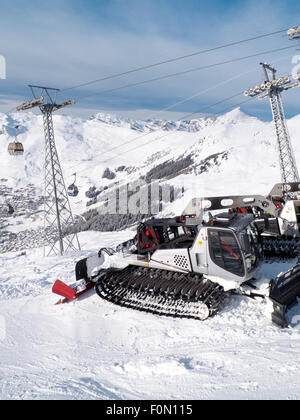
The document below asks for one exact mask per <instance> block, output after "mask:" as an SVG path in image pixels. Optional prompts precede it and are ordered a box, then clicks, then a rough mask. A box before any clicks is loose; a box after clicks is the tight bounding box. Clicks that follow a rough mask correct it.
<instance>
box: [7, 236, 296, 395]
mask: <svg viewBox="0 0 300 420" xmlns="http://www.w3.org/2000/svg"><path fill="white" fill-rule="evenodd" d="M132 233H133V232H132V231H129V230H127V231H124V232H122V233H121V234H120V232H118V233H99V232H89V233H81V234H80V241H81V243H82V245H83V248H84V251H82V256H86V255H88V254H89V252H90V251H92V250H93V249H97V248H98V247H99V244H101V245H102V246H103V245H107V246H108V245H116V244H117V243H119V241H120V240H121V241H122V240H125V239H127V238H130V237H131V236H132ZM88 249H90V251H88ZM78 259H80V255H68V256H64V257H59V258H58V257H47V258H43V257H42V250H41V249H37V250H32V251H30V252H28V254H27V255H26V256H16V255H14V254H6V255H2V256H0V276H1V284H0V300H1V305H0V398H1V399H104V400H108V399H113V400H118V399H132V400H143V399H145V400H146V399H195V400H198V399H236V398H238V399H265V398H267V399H277V398H291V399H299V397H300V381H299V374H298V372H299V371H298V369H299V368H300V358H299V354H300V330H299V329H298V328H297V322H296V323H295V325H293V328H289V329H284V330H283V329H280V328H278V327H277V326H275V325H274V324H272V322H271V320H270V316H269V312H270V311H269V307H268V304H267V303H266V302H265V301H263V300H261V299H258V300H253V299H249V298H246V297H239V296H232V297H230V298H227V300H226V304H225V305H224V306H223V309H222V310H221V311H220V312H219V313H218V314H217V315H216V316H214V317H213V318H209V319H208V320H206V321H204V322H201V321H194V320H188V319H174V318H167V317H160V316H156V315H152V314H148V313H143V312H137V311H134V310H130V309H126V308H122V307H118V306H115V305H113V304H111V303H108V302H106V301H103V300H102V299H100V298H99V297H98V295H97V294H96V293H95V292H94V291H90V292H89V294H88V295H87V296H83V297H82V298H81V299H80V300H78V301H76V302H71V303H67V304H63V305H54V303H55V302H56V301H57V300H58V297H57V296H55V295H53V294H52V293H51V287H52V285H53V283H54V281H55V280H56V279H57V278H60V279H61V280H63V281H67V282H68V281H72V280H73V279H74V265H75V262H76V261H77V260H78ZM286 269H287V267H286V266H285V264H269V265H268V266H267V269H266V270H265V272H264V273H261V276H262V277H263V276H264V275H266V276H269V275H274V273H277V272H280V271H281V270H286ZM297 310H298V313H299V314H300V308H298V307H297ZM296 312H297V311H296ZM296 319H297V318H296Z"/></svg>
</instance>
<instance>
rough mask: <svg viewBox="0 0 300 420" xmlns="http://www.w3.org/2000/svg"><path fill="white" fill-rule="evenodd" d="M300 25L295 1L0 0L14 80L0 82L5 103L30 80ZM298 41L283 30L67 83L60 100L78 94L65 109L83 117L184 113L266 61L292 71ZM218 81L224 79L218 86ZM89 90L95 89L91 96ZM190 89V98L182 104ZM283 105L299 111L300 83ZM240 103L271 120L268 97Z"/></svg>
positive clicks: (45, 80)
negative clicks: (125, 73) (211, 50)
mask: <svg viewBox="0 0 300 420" xmlns="http://www.w3.org/2000/svg"><path fill="white" fill-rule="evenodd" d="M295 25H300V2H299V1H296V0H273V1H271V0H248V1H237V0H233V1H229V0H211V1H202V0H98V1H92V0H72V1H71V0H59V1H58V0H53V1H51V2H45V1H40V0H27V1H25V0H23V1H21V0H14V2H11V1H7V0H2V1H1V25H0V34H1V42H0V55H3V56H4V57H5V59H6V65H7V78H6V79H5V80H0V111H2V112H6V111H8V110H10V109H11V108H12V107H13V106H15V105H18V104H19V103H20V102H23V100H25V99H29V98H30V91H29V89H28V88H27V84H29V83H33V84H44V85H47V86H54V87H58V88H61V89H64V88H67V87H70V86H74V85H77V84H81V83H84V82H87V81H90V80H95V79H98V78H101V77H105V76H109V75H112V74H116V73H120V72H123V71H126V70H130V69H134V68H136V67H140V66H144V65H148V64H152V63H156V62H159V61H163V60H166V59H170V58H174V57H177V56H182V55H186V54H190V53H193V52H195V51H200V50H202V49H207V48H213V47H215V46H218V45H222V44H225V43H231V42H234V41H238V40H242V39H246V38H250V37H254V36H256V35H261V34H265V33H269V32H273V31H277V30H281V29H285V28H289V27H291V26H295ZM293 45H294V47H295V48H294V49H291V50H287V51H284V52H280V53H279V52H278V53H275V54H269V55H265V56H264V55H263V56H261V57H255V58H252V59H248V60H244V61H241V62H239V63H235V64H227V65H224V66H222V67H218V68H215V69H210V70H203V71H199V72H193V73H190V74H186V75H182V76H179V77H176V78H170V79H165V80H162V81H157V82H155V83H149V84H145V85H142V86H138V87H134V88H127V89H122V90H119V91H118V92H114V93H106V94H101V91H105V90H109V89H113V88H116V87H121V86H124V85H127V84H131V83H137V82H140V81H144V80H147V79H152V78H156V77H160V76H164V75H167V74H170V73H176V72H180V71H185V70H189V69H192V68H196V67H201V66H205V65H209V64H213V63H217V62H221V61H225V60H230V59H231V58H237V57H242V56H247V55H251V54H255V53H257V52H263V51H267V50H272V49H275V48H284V47H288V46H293ZM296 47H297V43H294V44H292V42H291V41H289V40H288V39H287V36H285V34H279V35H276V36H272V37H269V38H265V39H261V40H258V41H253V42H249V43H245V44H241V45H239V46H235V47H230V48H226V49H223V50H219V51H216V52H214V53H209V54H205V55H199V56H195V57H193V58H189V59H186V60H182V61H179V62H176V63H170V64H168V65H163V66H160V67H156V68H153V69H150V70H146V71H142V72H138V73H133V74H131V75H128V76H126V77H125V76H122V77H119V78H116V79H112V80H107V81H106V82H102V83H97V84H94V85H90V86H86V87H82V88H78V89H74V90H70V91H67V92H65V94H62V95H61V100H63V99H73V98H76V99H78V101H77V104H76V105H75V106H74V107H72V109H71V108H69V109H68V110H65V111H64V112H65V113H69V114H72V115H78V116H82V117H87V116H89V115H91V114H93V113H95V112H97V111H103V112H109V113H115V114H119V115H125V116H131V117H133V118H134V117H141V116H142V117H143V118H147V117H149V118H153V117H157V118H163V117H166V116H168V117H170V118H171V117H174V118H178V117H180V116H184V115H185V114H188V113H190V112H197V111H199V110H204V109H205V108H206V107H209V106H210V105H211V104H213V103H215V102H218V101H221V100H222V99H224V98H227V97H229V96H232V95H234V94H235V93H239V92H241V91H243V90H245V89H248V88H250V87H252V86H255V85H256V84H258V83H259V82H261V81H262V79H263V76H262V72H261V69H260V68H259V62H260V61H267V62H269V63H270V64H273V65H275V66H276V67H277V68H278V74H290V73H291V71H292V67H293V64H292V62H291V60H292V57H295V56H297V55H300V51H297V50H296ZM299 62H300V58H299ZM230 79H232V80H231V81H230ZM216 84H219V85H220V86H219V87H218V88H216ZM205 90H207V92H206V93H204V91H205ZM94 93H95V94H94ZM96 93H97V94H96ZM92 94H94V95H92ZM197 94H198V96H195V95H197ZM87 95H91V96H89V97H86V98H84V97H85V96H87ZM191 96H194V97H193V100H191V101H186V102H182V101H183V100H184V99H186V98H189V97H191ZM80 98H82V99H80ZM244 99H245V98H244V97H243V96H240V97H239V98H236V99H233V100H231V101H228V102H226V103H224V104H222V105H219V106H217V107H215V108H210V109H209V112H216V113H218V112H222V111H223V110H226V109H228V108H230V107H231V106H234V105H235V104H238V103H240V102H242V101H243V100H244ZM177 102H180V104H178V105H177V106H176V107H172V108H170V109H169V112H168V113H167V112H159V111H160V110H162V109H165V108H168V107H170V106H172V105H173V104H175V103H177ZM284 103H285V106H286V113H287V116H288V117H291V116H293V115H296V114H298V113H300V111H299V109H300V102H299V91H298V90H297V89H294V90H293V91H289V92H287V93H285V94H284ZM241 108H242V109H243V110H244V111H245V112H247V113H249V114H251V115H257V116H258V117H260V118H262V119H271V114H270V109H269V105H268V103H267V102H266V101H264V102H259V101H253V103H251V104H244V105H242V106H241ZM171 111H172V113H171Z"/></svg>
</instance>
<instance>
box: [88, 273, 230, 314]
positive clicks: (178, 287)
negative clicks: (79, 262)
mask: <svg viewBox="0 0 300 420" xmlns="http://www.w3.org/2000/svg"><path fill="white" fill-rule="evenodd" d="M96 292H97V293H98V295H99V296H100V297H102V298H103V299H105V300H108V301H110V302H112V303H115V304H117V305H120V306H125V307H128V308H133V309H137V310H140V311H145V312H151V313H154V314H158V315H165V316H173V317H180V318H194V319H201V320H203V319H206V318H208V317H209V316H212V315H214V314H215V313H216V312H217V311H218V309H219V307H220V305H221V304H222V302H223V299H224V297H225V291H224V289H223V287H222V286H220V285H218V284H216V283H213V282H211V281H210V280H208V279H205V278H203V277H200V276H199V275H198V274H196V273H187V274H183V273H177V272H168V271H165V270H159V269H148V268H143V267H137V266H128V267H126V268H125V269H123V270H119V271H115V270H114V271H108V272H107V273H106V274H105V275H104V276H102V277H101V278H100V279H99V281H98V282H97V284H96Z"/></svg>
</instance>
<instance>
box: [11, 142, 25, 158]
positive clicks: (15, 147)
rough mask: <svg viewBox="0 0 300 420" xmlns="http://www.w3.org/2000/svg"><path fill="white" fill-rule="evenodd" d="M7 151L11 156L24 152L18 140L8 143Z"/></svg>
mask: <svg viewBox="0 0 300 420" xmlns="http://www.w3.org/2000/svg"><path fill="white" fill-rule="evenodd" d="M7 151H8V153H9V154H10V155H11V156H21V155H23V154H24V147H23V144H22V143H20V142H13V143H9V145H8V149H7Z"/></svg>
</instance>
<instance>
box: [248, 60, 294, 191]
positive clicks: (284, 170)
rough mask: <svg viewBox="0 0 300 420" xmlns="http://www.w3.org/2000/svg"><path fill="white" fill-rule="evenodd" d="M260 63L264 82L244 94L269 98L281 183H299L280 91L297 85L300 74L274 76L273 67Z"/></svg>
mask: <svg viewBox="0 0 300 420" xmlns="http://www.w3.org/2000/svg"><path fill="white" fill-rule="evenodd" d="M260 65H261V66H262V69H263V72H264V77H265V80H264V82H263V83H262V84H261V85H258V86H256V87H254V88H253V89H249V90H246V91H245V92H244V95H245V96H251V97H257V98H258V99H264V98H267V97H268V98H269V100H270V104H271V110H272V114H273V121H274V125H275V132H276V139H277V149H278V154H279V165H280V173H281V183H282V184H288V183H290V182H297V183H299V182H300V179H299V173H298V169H297V165H296V160H295V156H294V152H293V148H292V144H291V141H290V136H289V132H288V127H287V123H286V119H285V114H284V109H283V104H282V99H281V92H284V91H286V90H289V89H292V88H294V87H299V86H300V82H299V79H300V75H299V74H295V75H294V76H293V77H294V79H295V80H294V81H293V80H291V78H290V77H289V76H285V77H280V78H276V70H275V69H274V68H273V67H271V66H270V65H269V64H266V63H260Z"/></svg>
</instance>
